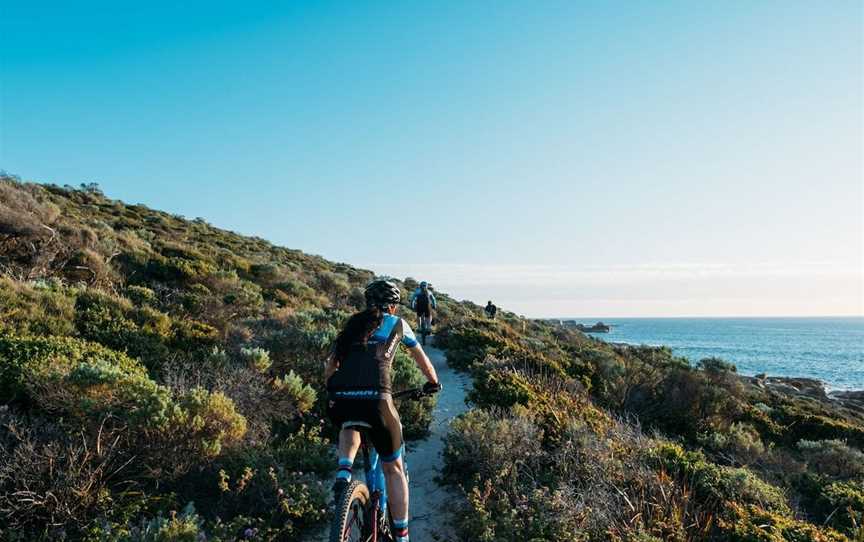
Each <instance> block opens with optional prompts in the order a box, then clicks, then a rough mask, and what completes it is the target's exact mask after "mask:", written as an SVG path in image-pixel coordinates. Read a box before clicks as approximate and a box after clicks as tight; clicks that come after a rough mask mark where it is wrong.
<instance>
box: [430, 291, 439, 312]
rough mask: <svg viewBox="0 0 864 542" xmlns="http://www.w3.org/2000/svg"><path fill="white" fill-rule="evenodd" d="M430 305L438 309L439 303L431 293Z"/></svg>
mask: <svg viewBox="0 0 864 542" xmlns="http://www.w3.org/2000/svg"><path fill="white" fill-rule="evenodd" d="M429 305H430V306H431V307H432V308H433V309H437V308H438V302H437V301H435V294H433V293H432V292H429Z"/></svg>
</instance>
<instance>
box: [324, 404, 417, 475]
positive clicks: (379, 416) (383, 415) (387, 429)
mask: <svg viewBox="0 0 864 542" xmlns="http://www.w3.org/2000/svg"><path fill="white" fill-rule="evenodd" d="M327 417H328V418H330V421H332V422H333V424H334V425H336V427H337V428H341V427H342V424H343V423H345V422H365V423H368V424H369V425H370V426H371V428H369V429H367V431H368V433H369V438H370V439H371V440H372V445H373V446H375V450H376V451H377V452H378V455H380V456H381V461H384V462H385V463H389V462H391V461H396V460H397V459H398V458H399V456H400V455H402V423H401V422H400V421H399V413H398V412H396V405H394V404H393V399H391V398H390V397H389V396H388V397H387V398H386V399H341V398H340V399H333V398H330V399H329V400H328V401H327Z"/></svg>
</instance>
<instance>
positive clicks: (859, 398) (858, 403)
mask: <svg viewBox="0 0 864 542" xmlns="http://www.w3.org/2000/svg"><path fill="white" fill-rule="evenodd" d="M829 397H830V398H831V399H833V400H835V401H837V402H838V403H840V404H841V405H843V406H844V407H846V408H848V409H849V410H854V411H855V412H858V413H860V414H864V390H856V391H833V392H831V393H830V394H829Z"/></svg>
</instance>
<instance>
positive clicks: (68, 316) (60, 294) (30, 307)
mask: <svg viewBox="0 0 864 542" xmlns="http://www.w3.org/2000/svg"><path fill="white" fill-rule="evenodd" d="M74 315H75V299H74V293H73V292H69V291H67V290H66V289H65V288H63V287H62V285H60V284H58V283H51V282H34V283H30V284H26V283H21V282H15V281H13V280H11V279H9V278H5V277H2V276H0V333H2V332H4V331H5V332H8V333H15V334H18V335H70V334H72V333H73V332H74V330H75V328H74V325H73V323H72V322H73V319H74Z"/></svg>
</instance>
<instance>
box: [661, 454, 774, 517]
mask: <svg viewBox="0 0 864 542" xmlns="http://www.w3.org/2000/svg"><path fill="white" fill-rule="evenodd" d="M646 459H647V460H648V461H649V464H653V465H654V466H655V467H656V468H659V469H663V470H664V471H665V472H667V473H669V474H671V475H673V476H679V477H681V479H682V480H684V481H686V483H688V484H689V485H691V486H692V487H693V488H694V490H695V491H696V496H697V498H699V499H700V500H701V501H702V502H703V503H705V504H706V505H707V506H710V507H717V508H721V507H722V506H723V503H726V502H738V503H742V504H754V505H758V506H759V507H761V508H763V509H765V510H767V511H769V512H774V513H778V514H781V515H786V516H788V515H790V514H791V509H790V508H789V505H788V504H787V502H786V496H785V495H784V494H783V492H782V491H781V490H780V489H779V488H777V487H774V486H772V485H770V484H768V483H766V482H764V481H762V480H761V479H759V478H758V477H757V476H756V475H755V474H754V473H753V472H752V471H750V470H748V469H746V468H733V467H725V466H721V465H716V464H714V463H711V462H710V461H708V460H707V459H706V458H705V456H704V454H702V453H701V452H698V451H685V450H684V449H683V448H682V447H681V446H680V445H677V444H673V443H659V444H658V445H657V446H655V447H653V448H650V449H649V450H648V451H647V454H646Z"/></svg>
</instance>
